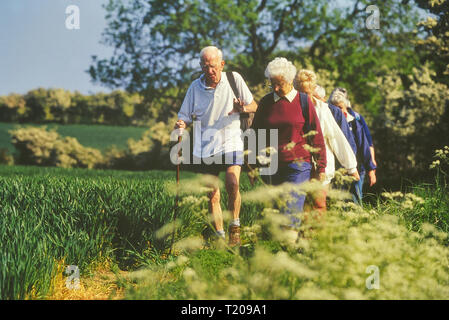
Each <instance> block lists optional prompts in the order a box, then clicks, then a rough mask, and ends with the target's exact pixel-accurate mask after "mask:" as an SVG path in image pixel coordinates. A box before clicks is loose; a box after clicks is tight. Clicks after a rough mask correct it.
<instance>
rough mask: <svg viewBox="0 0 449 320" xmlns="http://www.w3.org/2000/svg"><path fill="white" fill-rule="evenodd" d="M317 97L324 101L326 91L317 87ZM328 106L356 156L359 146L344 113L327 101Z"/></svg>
mask: <svg viewBox="0 0 449 320" xmlns="http://www.w3.org/2000/svg"><path fill="white" fill-rule="evenodd" d="M315 96H316V97H317V98H319V99H323V100H324V99H325V96H326V91H325V90H324V88H323V87H321V86H319V85H317V86H316V88H315ZM327 104H328V106H329V109H330V111H331V113H332V115H333V116H334V119H335V121H336V122H337V124H338V126H339V127H340V129H341V131H342V132H343V134H344V136H345V137H346V140H348V142H349V145H350V146H351V148H352V151H354V154H356V153H357V146H356V144H355V140H354V135H353V134H352V133H351V130H350V129H349V124H348V121H346V117H345V116H344V114H343V111H341V109H340V108H339V107H337V106H334V105H333V104H332V103H331V102H330V101H329V100H328V101H327ZM337 162H338V161H337ZM340 167H341V166H340Z"/></svg>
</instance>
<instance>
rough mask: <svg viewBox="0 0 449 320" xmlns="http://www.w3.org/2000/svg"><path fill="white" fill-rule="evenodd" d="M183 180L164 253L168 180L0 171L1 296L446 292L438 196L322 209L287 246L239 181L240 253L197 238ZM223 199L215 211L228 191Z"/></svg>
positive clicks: (198, 197) (165, 174)
mask: <svg viewBox="0 0 449 320" xmlns="http://www.w3.org/2000/svg"><path fill="white" fill-rule="evenodd" d="M181 178H182V181H183V182H185V184H182V189H183V191H186V192H184V193H182V194H181V200H180V203H181V209H180V210H179V214H178V219H177V220H178V223H179V225H178V228H177V233H176V239H175V250H174V252H173V254H172V255H169V254H168V249H169V247H170V244H171V234H172V233H171V231H170V229H167V230H166V232H165V233H161V232H160V230H161V229H162V230H163V229H164V228H166V227H167V224H168V223H169V222H172V220H173V206H174V199H175V194H174V193H173V190H174V189H173V186H174V184H175V172H174V171H151V172H127V171H112V170H86V169H62V168H39V167H23V166H0V183H1V184H2V188H1V190H0V221H1V222H0V241H1V243H2V249H1V251H0V255H1V257H0V298H1V299H122V298H125V299H308V298H318V299H425V298H429V299H439V298H445V297H447V295H448V294H449V262H448V261H449V253H448V248H447V234H448V232H447V231H448V230H447V225H448V222H449V221H448V220H449V217H448V216H447V212H448V210H447V209H448V201H449V200H448V197H447V188H446V187H442V186H440V185H419V186H415V187H414V188H412V189H410V190H407V191H408V192H405V193H401V195H399V194H396V195H391V194H390V195H389V196H388V195H386V196H387V197H385V196H384V197H380V198H379V199H378V201H377V204H376V205H373V206H367V207H366V208H365V209H362V208H360V207H357V206H354V205H352V204H351V203H344V202H341V201H337V200H335V201H332V204H333V207H332V208H331V209H330V210H329V211H328V213H327V214H326V217H325V219H324V220H322V221H320V222H319V223H318V222H317V221H316V220H315V219H312V218H309V219H307V220H306V219H304V221H308V222H307V223H304V224H303V228H304V233H303V234H304V237H303V238H301V239H300V240H299V241H296V242H295V241H293V242H292V241H291V240H292V238H291V237H290V236H291V235H292V233H291V232H289V231H288V230H283V231H282V232H279V231H276V230H280V229H279V223H280V221H281V220H279V219H280V218H282V216H280V215H279V214H277V212H276V210H273V209H270V208H269V207H266V200H267V199H268V198H269V196H270V194H272V192H271V191H270V190H265V191H264V193H263V194H260V191H257V189H254V188H253V187H251V186H250V184H249V181H248V179H247V177H246V174H242V178H241V192H242V195H243V198H242V199H243V200H242V201H243V202H242V210H241V223H242V238H243V246H242V247H241V248H240V250H236V251H231V250H229V249H227V248H223V246H221V245H220V244H219V243H218V244H217V243H212V244H211V245H210V246H208V247H205V246H204V245H203V244H202V242H201V241H199V242H198V241H197V240H198V239H201V235H202V234H203V233H204V231H205V229H206V225H207V217H208V214H207V210H208V206H207V198H206V197H205V195H204V192H202V193H192V192H191V191H193V190H195V189H199V188H198V186H197V183H198V181H197V180H196V176H195V175H194V174H191V173H186V172H182V173H181ZM221 178H222V179H223V175H222V176H221ZM278 191H279V190H278ZM222 195H223V197H222V199H221V200H222V207H223V208H225V207H226V202H227V196H226V192H223V193H222ZM249 195H253V196H252V197H248V196H249ZM254 195H256V196H255V197H254ZM388 197H389V198H388ZM258 198H259V199H260V201H259V200H257V199H258ZM248 199H252V200H251V201H250V200H248ZM310 215H311V217H312V216H313V214H312V213H310ZM163 227H164V228H163ZM295 237H296V234H295ZM66 265H77V266H78V267H79V268H80V271H81V284H82V288H81V289H80V290H77V291H72V290H67V288H66V287H65V277H66V276H65V275H64V274H63V273H62V272H61V271H62V270H63V267H64V266H66ZM372 265H374V266H377V267H378V268H379V270H380V284H381V290H374V291H373V290H368V289H367V288H366V287H365V281H366V279H367V277H368V276H369V274H367V272H366V270H367V267H368V266H372Z"/></svg>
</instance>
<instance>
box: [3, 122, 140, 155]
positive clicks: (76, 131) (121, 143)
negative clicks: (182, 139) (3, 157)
mask: <svg viewBox="0 0 449 320" xmlns="http://www.w3.org/2000/svg"><path fill="white" fill-rule="evenodd" d="M21 126H25V125H19V124H13V123H4V122H0V149H2V148H4V149H7V150H9V152H10V153H13V152H14V151H15V149H14V146H13V145H12V144H11V136H10V134H9V133H8V131H9V130H12V129H14V128H16V127H21ZM33 126H37V125H33ZM47 128H56V131H57V132H58V133H59V134H60V135H61V136H68V137H74V138H76V139H78V141H79V143H81V144H82V145H83V146H85V147H92V148H96V149H99V150H101V151H103V150H105V149H107V148H109V147H111V146H113V145H115V146H116V147H118V148H120V149H126V147H127V144H126V143H127V141H128V139H129V138H133V139H134V140H139V139H140V138H141V136H142V134H143V133H144V132H145V130H147V128H143V127H122V126H104V125H83V124H68V125H55V124H49V125H47Z"/></svg>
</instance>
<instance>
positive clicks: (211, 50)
mask: <svg viewBox="0 0 449 320" xmlns="http://www.w3.org/2000/svg"><path fill="white" fill-rule="evenodd" d="M208 53H212V54H216V55H217V57H218V58H219V60H220V61H221V60H223V52H222V51H221V50H220V49H218V48H217V47H214V46H207V47H204V48H203V49H201V51H200V60H201V61H203V58H204V56H205V55H206V54H208Z"/></svg>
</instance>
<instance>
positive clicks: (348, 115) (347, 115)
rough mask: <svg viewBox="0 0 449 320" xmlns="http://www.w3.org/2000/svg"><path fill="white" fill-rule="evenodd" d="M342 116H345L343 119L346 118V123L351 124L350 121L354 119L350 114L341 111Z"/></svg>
mask: <svg viewBox="0 0 449 320" xmlns="http://www.w3.org/2000/svg"><path fill="white" fill-rule="evenodd" d="M341 111H343V110H341ZM343 114H344V115H345V117H346V121H348V122H351V121H352V120H354V119H355V118H354V117H353V116H352V114H350V113H349V112H347V113H346V112H344V111H343Z"/></svg>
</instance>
